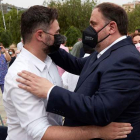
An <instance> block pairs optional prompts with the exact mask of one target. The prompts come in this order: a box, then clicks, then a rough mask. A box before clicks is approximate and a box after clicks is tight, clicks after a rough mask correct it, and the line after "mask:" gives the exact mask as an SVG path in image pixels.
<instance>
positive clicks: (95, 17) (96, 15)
mask: <svg viewBox="0 0 140 140" xmlns="http://www.w3.org/2000/svg"><path fill="white" fill-rule="evenodd" d="M90 21H94V22H101V21H104V19H103V15H102V13H101V12H100V10H99V9H98V8H95V9H94V10H93V11H92V13H91V17H90Z"/></svg>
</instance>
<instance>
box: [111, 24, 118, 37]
mask: <svg viewBox="0 0 140 140" xmlns="http://www.w3.org/2000/svg"><path fill="white" fill-rule="evenodd" d="M109 26H110V29H109V33H110V34H111V35H112V34H114V33H115V32H116V31H117V30H118V27H117V23H116V22H115V21H111V22H110V23H109Z"/></svg>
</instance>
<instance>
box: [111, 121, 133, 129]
mask: <svg viewBox="0 0 140 140" xmlns="http://www.w3.org/2000/svg"><path fill="white" fill-rule="evenodd" d="M113 124H114V126H116V127H120V128H122V127H129V126H131V124H130V123H115V122H113Z"/></svg>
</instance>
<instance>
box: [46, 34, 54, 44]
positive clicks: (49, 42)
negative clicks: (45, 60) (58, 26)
mask: <svg viewBox="0 0 140 140" xmlns="http://www.w3.org/2000/svg"><path fill="white" fill-rule="evenodd" d="M46 43H47V44H48V45H49V46H50V45H53V43H54V39H53V38H52V37H51V36H48V37H46Z"/></svg>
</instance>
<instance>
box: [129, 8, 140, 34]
mask: <svg viewBox="0 0 140 140" xmlns="http://www.w3.org/2000/svg"><path fill="white" fill-rule="evenodd" d="M127 14H128V20H129V26H128V32H130V33H133V32H134V31H135V29H137V28H140V6H136V8H135V9H134V10H133V11H132V12H128V13H127Z"/></svg>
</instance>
